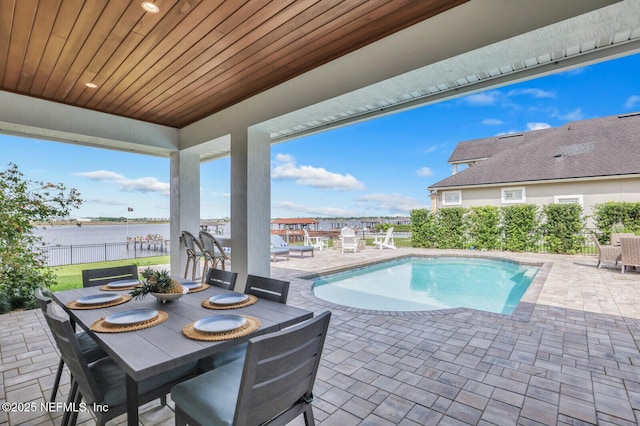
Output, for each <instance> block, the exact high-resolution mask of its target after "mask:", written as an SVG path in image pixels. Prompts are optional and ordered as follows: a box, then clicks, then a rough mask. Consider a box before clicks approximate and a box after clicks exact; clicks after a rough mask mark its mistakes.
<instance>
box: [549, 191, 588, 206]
mask: <svg viewBox="0 0 640 426" xmlns="http://www.w3.org/2000/svg"><path fill="white" fill-rule="evenodd" d="M565 198H575V199H577V200H578V204H580V207H584V197H583V196H582V194H580V195H554V196H553V203H554V204H560V200H562V199H565Z"/></svg>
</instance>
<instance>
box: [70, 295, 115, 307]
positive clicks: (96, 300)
mask: <svg viewBox="0 0 640 426" xmlns="http://www.w3.org/2000/svg"><path fill="white" fill-rule="evenodd" d="M121 297H122V296H121V295H119V294H93V295H91V296H84V297H81V298H80V299H78V300H76V302H78V303H80V304H81V305H101V304H103V303H109V302H115V301H116V300H118V299H120V298H121Z"/></svg>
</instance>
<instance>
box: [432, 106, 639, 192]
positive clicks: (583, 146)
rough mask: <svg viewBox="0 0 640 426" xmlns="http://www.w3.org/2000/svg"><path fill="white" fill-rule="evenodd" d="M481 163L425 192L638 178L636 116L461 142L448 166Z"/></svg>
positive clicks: (604, 118)
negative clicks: (540, 182) (461, 187)
mask: <svg viewBox="0 0 640 426" xmlns="http://www.w3.org/2000/svg"><path fill="white" fill-rule="evenodd" d="M481 158H487V159H486V160H484V161H480V162H478V163H477V164H476V165H475V166H473V167H469V168H468V169H465V170H462V171H461V172H459V173H457V174H455V175H453V176H450V177H448V178H446V179H443V180H441V181H439V182H437V183H435V184H433V185H431V186H430V187H429V189H439V188H448V187H459V186H471V185H473V186H478V185H489V184H500V183H508V184H511V183H520V182H529V181H544V180H554V179H573V178H586V177H598V176H616V175H629V174H640V113H638V114H627V115H621V116H617V115H616V116H611V117H602V118H595V119H592V120H585V121H576V122H572V123H569V124H565V125H563V126H561V127H556V128H549V129H543V130H534V131H530V132H525V133H523V134H521V135H507V137H492V138H485V139H477V140H473V141H468V142H461V143H459V144H458V146H457V147H456V149H455V150H454V152H453V153H452V154H451V157H449V162H450V163H455V162H465V161H472V160H475V159H481Z"/></svg>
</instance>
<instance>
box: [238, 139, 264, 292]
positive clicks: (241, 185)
mask: <svg viewBox="0 0 640 426" xmlns="http://www.w3.org/2000/svg"><path fill="white" fill-rule="evenodd" d="M270 144H271V139H270V136H269V134H268V133H264V132H260V131H258V130H253V129H251V128H250V129H248V130H247V132H246V133H243V132H239V133H237V134H232V135H231V239H232V242H231V245H232V246H231V268H232V270H233V271H234V272H237V273H238V280H237V282H236V291H244V285H245V281H246V277H247V274H255V275H262V276H266V277H268V276H270V274H271V265H270V260H269V247H270V243H269V242H270V240H269V232H270V224H271V169H270V152H271V151H270V150H271V145H270Z"/></svg>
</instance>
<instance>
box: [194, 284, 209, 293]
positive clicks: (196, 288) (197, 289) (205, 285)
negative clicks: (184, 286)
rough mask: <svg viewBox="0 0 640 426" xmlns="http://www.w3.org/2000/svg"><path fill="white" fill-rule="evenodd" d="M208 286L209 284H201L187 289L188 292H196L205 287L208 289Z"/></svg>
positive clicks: (203, 289)
mask: <svg viewBox="0 0 640 426" xmlns="http://www.w3.org/2000/svg"><path fill="white" fill-rule="evenodd" d="M209 287H211V286H210V285H209V284H201V285H199V286H198V287H195V288H192V289H189V293H197V292H199V291H205V290H206V289H208V288H209Z"/></svg>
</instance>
